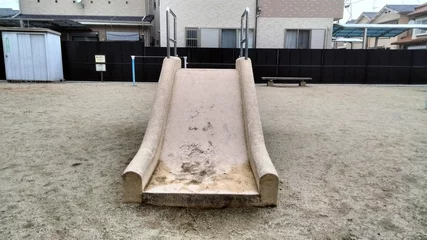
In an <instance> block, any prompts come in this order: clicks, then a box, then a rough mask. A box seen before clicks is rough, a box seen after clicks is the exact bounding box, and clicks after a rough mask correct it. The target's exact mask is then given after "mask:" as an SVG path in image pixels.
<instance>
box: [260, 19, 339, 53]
mask: <svg viewBox="0 0 427 240" xmlns="http://www.w3.org/2000/svg"><path fill="white" fill-rule="evenodd" d="M332 23H333V19H332V18H270V17H268V18H264V17H260V18H258V32H257V48H284V47H285V29H325V30H326V31H325V34H326V35H327V38H326V42H327V47H328V48H331V47H332V33H331V29H332Z"/></svg>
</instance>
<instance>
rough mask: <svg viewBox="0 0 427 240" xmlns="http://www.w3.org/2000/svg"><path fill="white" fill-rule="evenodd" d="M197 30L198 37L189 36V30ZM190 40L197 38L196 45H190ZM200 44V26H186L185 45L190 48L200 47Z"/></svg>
mask: <svg viewBox="0 0 427 240" xmlns="http://www.w3.org/2000/svg"><path fill="white" fill-rule="evenodd" d="M189 30H190V31H195V32H196V38H188V34H187V33H188V31H189ZM188 40H190V41H191V40H193V41H194V40H195V41H196V45H195V46H189V45H188ZM199 46H200V28H198V27H186V28H185V47H188V48H198V47H199Z"/></svg>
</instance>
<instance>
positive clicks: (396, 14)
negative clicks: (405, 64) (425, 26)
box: [368, 5, 417, 49]
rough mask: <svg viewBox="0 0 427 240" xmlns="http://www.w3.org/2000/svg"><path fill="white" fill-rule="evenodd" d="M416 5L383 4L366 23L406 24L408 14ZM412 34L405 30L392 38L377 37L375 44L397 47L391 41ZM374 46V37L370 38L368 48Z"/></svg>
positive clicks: (381, 46) (383, 46) (388, 47)
mask: <svg viewBox="0 0 427 240" xmlns="http://www.w3.org/2000/svg"><path fill="white" fill-rule="evenodd" d="M416 7H417V5H385V6H384V7H383V8H382V9H381V10H380V11H379V12H378V13H377V14H376V15H375V17H374V18H372V19H371V20H370V21H369V22H368V23H370V24H408V22H409V16H408V14H409V13H411V12H413V11H414V10H415V8H416ZM410 35H412V31H406V32H404V33H402V34H400V35H399V36H396V37H393V38H379V39H378V44H377V46H378V47H379V48H386V49H397V48H398V47H397V46H396V45H392V43H393V42H396V41H399V40H400V39H402V38H405V37H407V36H410ZM374 46H375V39H372V38H371V39H370V40H369V42H368V48H369V47H374Z"/></svg>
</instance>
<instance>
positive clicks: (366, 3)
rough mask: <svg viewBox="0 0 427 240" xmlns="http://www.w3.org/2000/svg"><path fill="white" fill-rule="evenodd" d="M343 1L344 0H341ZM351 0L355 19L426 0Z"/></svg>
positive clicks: (4, 3)
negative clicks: (396, 5) (383, 8)
mask: <svg viewBox="0 0 427 240" xmlns="http://www.w3.org/2000/svg"><path fill="white" fill-rule="evenodd" d="M140 1H142V0H140ZM343 1H344V0H343ZM352 2H353V19H356V18H357V17H358V16H359V15H360V14H361V13H362V12H371V11H374V9H373V8H374V2H375V11H379V10H381V8H382V7H383V6H384V5H386V4H422V3H424V2H427V0H352ZM18 6H19V5H18V0H0V7H3V8H13V9H18V8H19V7H18ZM349 17H350V14H349V13H348V12H347V10H344V18H343V20H342V21H345V22H346V21H347V20H348V18H349Z"/></svg>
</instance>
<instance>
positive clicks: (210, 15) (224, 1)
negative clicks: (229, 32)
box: [159, 0, 256, 47]
mask: <svg viewBox="0 0 427 240" xmlns="http://www.w3.org/2000/svg"><path fill="white" fill-rule="evenodd" d="M183 1H185V4H183ZM160 3H161V5H160V8H159V9H160V10H159V11H160V12H159V14H160V23H161V24H160V26H159V27H160V29H159V30H160V38H161V46H162V47H165V46H166V13H165V12H166V7H168V6H169V7H170V8H171V9H172V10H173V11H174V12H175V14H176V15H177V17H178V22H177V35H178V36H177V39H178V47H185V28H187V27H198V28H223V29H224V28H234V29H238V28H240V17H241V15H242V13H243V11H244V10H245V8H246V7H249V8H250V16H249V20H250V22H249V27H250V28H254V27H255V9H256V1H255V0H250V1H248V0H215V1H212V0H209V1H207V0H161V1H160ZM172 24H173V22H172V19H171V26H173V25H172ZM172 33H173V27H171V37H172V36H173V35H172Z"/></svg>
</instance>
